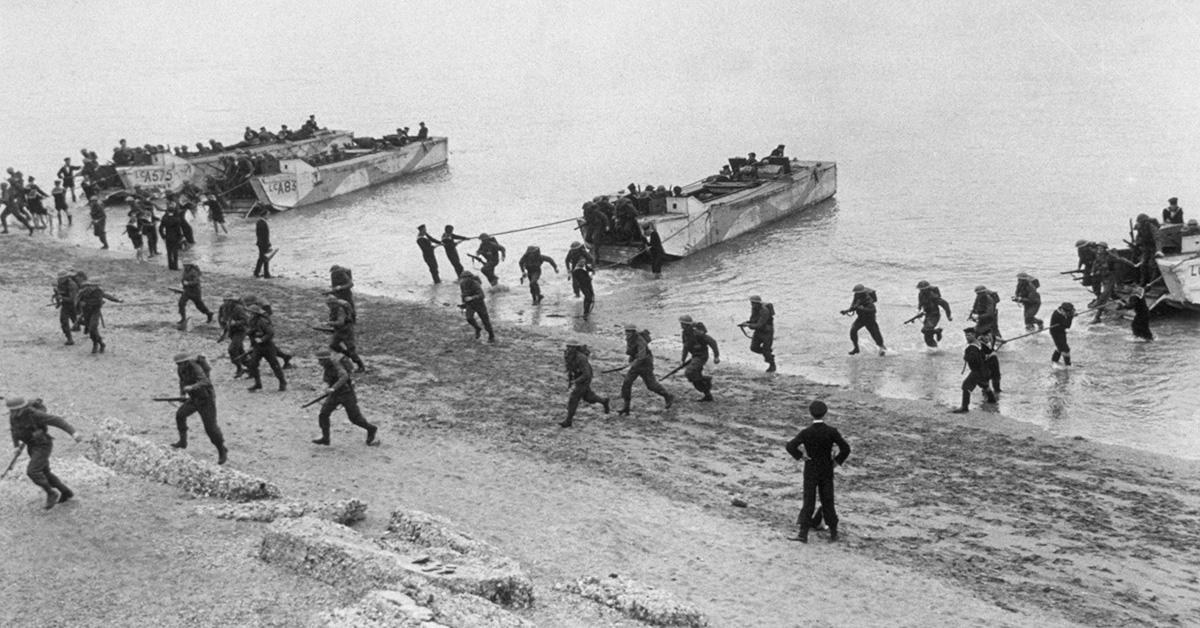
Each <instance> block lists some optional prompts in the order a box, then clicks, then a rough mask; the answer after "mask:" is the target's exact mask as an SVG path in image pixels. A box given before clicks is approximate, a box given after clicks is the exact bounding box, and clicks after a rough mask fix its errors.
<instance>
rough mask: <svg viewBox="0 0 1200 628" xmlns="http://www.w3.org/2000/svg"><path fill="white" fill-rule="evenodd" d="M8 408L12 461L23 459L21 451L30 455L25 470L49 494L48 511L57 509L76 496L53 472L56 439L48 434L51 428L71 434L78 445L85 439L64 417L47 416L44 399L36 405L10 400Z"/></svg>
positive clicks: (35, 403)
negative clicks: (52, 462) (51, 458)
mask: <svg viewBox="0 0 1200 628" xmlns="http://www.w3.org/2000/svg"><path fill="white" fill-rule="evenodd" d="M4 405H5V406H7V407H8V426H9V430H10V432H11V434H12V443H13V448H14V449H15V450H16V451H15V452H14V453H13V460H14V461H15V460H16V456H18V455H20V453H21V447H25V450H26V452H28V454H29V464H28V465H27V466H26V467H25V475H27V476H29V479H30V480H31V481H32V482H33V483H34V484H36V485H38V486H39V487H41V489H42V490H43V491H45V492H46V510H50V509H51V508H54V506H55V505H57V504H61V503H63V502H65V501H67V500H69V499H71V498H72V497H74V496H75V492H74V491H72V490H71V489H69V488H67V485H66V484H63V481H62V480H60V479H59V478H58V476H57V475H54V472H53V471H51V470H50V454H51V453H52V452H53V451H54V438H52V437H51V436H50V434H49V428H50V427H52V426H53V427H57V428H58V429H60V430H62V431H64V432H66V433H68V434H70V435H71V437H72V438H74V439H75V442H77V443H78V442H82V441H83V436H82V435H81V434H80V433H79V432H78V431H77V430H76V429H75V428H74V427H71V424H69V423H67V422H66V421H64V420H63V418H62V417H59V416H55V415H53V414H48V413H47V412H46V406H45V405H43V404H42V400H41V399H37V400H35V401H33V402H30V401H26V400H25V398H24V397H10V398H8V399H7V400H5V402H4Z"/></svg>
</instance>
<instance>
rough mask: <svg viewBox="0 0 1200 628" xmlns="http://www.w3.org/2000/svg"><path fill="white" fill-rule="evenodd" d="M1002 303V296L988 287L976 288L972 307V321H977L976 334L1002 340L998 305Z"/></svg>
mask: <svg viewBox="0 0 1200 628" xmlns="http://www.w3.org/2000/svg"><path fill="white" fill-rule="evenodd" d="M999 303H1000V295H999V294H996V292H995V291H994V290H988V289H987V286H983V285H979V286H975V302H974V303H973V304H972V305H971V315H970V317H969V318H970V319H971V320H973V321H975V333H976V334H979V335H983V334H991V335H992V336H995V337H996V338H1002V337H1003V335H1002V334H1001V333H1000V312H999V311H998V310H997V308H996V305H997V304H999Z"/></svg>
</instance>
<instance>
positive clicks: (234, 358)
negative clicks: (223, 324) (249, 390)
mask: <svg viewBox="0 0 1200 628" xmlns="http://www.w3.org/2000/svg"><path fill="white" fill-rule="evenodd" d="M228 351H229V361H230V362H233V365H234V366H236V367H237V372H238V373H239V374H240V373H241V372H242V368H243V366H244V365H245V364H246V358H245V357H243V356H245V355H246V330H244V329H239V330H237V331H231V332H229V348H228Z"/></svg>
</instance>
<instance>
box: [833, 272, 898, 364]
mask: <svg viewBox="0 0 1200 628" xmlns="http://www.w3.org/2000/svg"><path fill="white" fill-rule="evenodd" d="M853 292H854V298H853V299H852V300H851V301H850V307H848V308H846V309H844V310H842V315H843V316H848V315H850V314H854V315H855V316H856V318H855V319H854V323H853V324H852V325H850V342H851V343H852V344H853V345H854V348H853V349H851V350H850V355H855V354H856V353H858V352H859V349H858V330H860V329H862V328H864V327H865V328H866V329H867V332H868V333H869V334H871V340H874V341H875V346H877V347H879V355H886V354H887V347H885V346H884V345H883V334H882V333H880V332H879V323H878V322H876V321H875V312H876V308H875V302H876V301H877V300H878V297H876V296H875V291H874V290H872V289H870V288H868V287H866V286H864V285H862V284H861V283H860V284H857V285H855V286H854V290H853Z"/></svg>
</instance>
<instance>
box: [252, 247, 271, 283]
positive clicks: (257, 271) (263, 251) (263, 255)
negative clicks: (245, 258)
mask: <svg viewBox="0 0 1200 628" xmlns="http://www.w3.org/2000/svg"><path fill="white" fill-rule="evenodd" d="M270 252H271V245H269V244H268V245H267V246H259V247H258V261H257V262H255V263H254V276H255V277H258V276H259V275H262V276H263V277H266V278H267V279H270V278H271V259H270V258H268V257H267V253H270Z"/></svg>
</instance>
